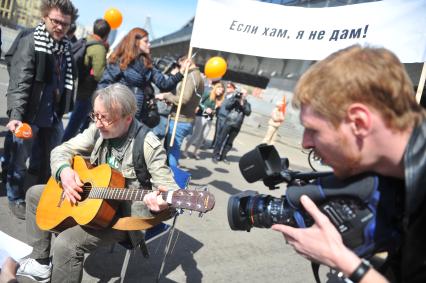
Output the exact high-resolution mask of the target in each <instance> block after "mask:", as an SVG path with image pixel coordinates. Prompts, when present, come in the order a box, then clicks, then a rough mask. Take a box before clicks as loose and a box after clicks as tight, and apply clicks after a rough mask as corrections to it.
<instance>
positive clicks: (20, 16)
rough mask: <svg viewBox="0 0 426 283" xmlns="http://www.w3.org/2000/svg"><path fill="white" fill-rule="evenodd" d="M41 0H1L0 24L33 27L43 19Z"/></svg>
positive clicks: (12, 26)
mask: <svg viewBox="0 0 426 283" xmlns="http://www.w3.org/2000/svg"><path fill="white" fill-rule="evenodd" d="M41 2H42V1H41V0H0V24H2V25H5V26H9V27H11V28H22V27H33V26H36V25H37V24H38V23H39V22H40V20H41V13H40V6H41Z"/></svg>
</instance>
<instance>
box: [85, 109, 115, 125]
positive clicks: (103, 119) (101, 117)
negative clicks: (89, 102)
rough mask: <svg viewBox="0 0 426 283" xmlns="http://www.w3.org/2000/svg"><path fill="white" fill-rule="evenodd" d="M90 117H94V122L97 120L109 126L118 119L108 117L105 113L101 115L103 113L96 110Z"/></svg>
mask: <svg viewBox="0 0 426 283" xmlns="http://www.w3.org/2000/svg"><path fill="white" fill-rule="evenodd" d="M89 117H90V119H92V121H93V122H95V123H96V122H97V121H99V122H101V123H102V125H104V126H109V125H111V124H112V123H114V122H115V121H116V120H111V119H108V118H106V117H105V116H104V115H101V114H99V113H95V112H92V113H90V114H89Z"/></svg>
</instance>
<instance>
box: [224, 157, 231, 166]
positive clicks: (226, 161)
mask: <svg viewBox="0 0 426 283" xmlns="http://www.w3.org/2000/svg"><path fill="white" fill-rule="evenodd" d="M222 161H223V163H225V164H228V165H229V164H231V162H230V161H229V160H228V159H226V158H224V159H222Z"/></svg>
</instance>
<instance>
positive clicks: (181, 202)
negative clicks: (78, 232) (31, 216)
mask: <svg viewBox="0 0 426 283" xmlns="http://www.w3.org/2000/svg"><path fill="white" fill-rule="evenodd" d="M73 169H74V170H75V171H76V172H77V173H78V175H79V177H80V179H81V180H82V182H83V183H84V186H83V192H82V193H81V194H80V195H81V200H80V201H78V202H77V203H75V204H72V203H71V202H70V201H68V200H67V199H66V198H65V195H64V194H63V190H62V188H61V185H60V183H58V182H56V180H55V178H53V177H51V178H50V179H49V181H48V182H47V184H46V187H45V189H44V191H43V193H42V195H41V198H40V201H39V203H38V206H37V211H36V223H37V225H38V226H39V228H40V229H42V230H49V231H54V232H60V231H63V230H65V229H66V228H69V227H72V226H75V225H84V226H88V227H91V228H94V229H101V228H105V227H109V226H112V227H113V228H115V229H119V230H141V229H147V228H150V227H152V226H153V225H155V224H157V223H159V222H161V221H163V220H164V219H167V218H168V217H171V214H170V211H169V210H166V212H162V213H160V214H159V215H158V216H157V217H155V218H148V219H146V218H139V217H124V218H118V220H117V217H116V210H117V208H118V205H119V202H118V201H119V200H127V201H130V200H139V201H141V200H143V198H144V196H145V195H146V194H148V193H150V192H151V190H142V189H127V188H124V184H125V179H124V177H123V176H122V175H121V173H120V172H118V171H116V170H114V169H111V167H109V166H108V165H107V164H102V165H99V166H97V167H93V168H88V166H87V164H86V161H85V160H84V159H83V158H82V157H81V156H75V157H74V160H73ZM161 196H162V197H163V199H164V200H165V201H167V203H168V204H169V205H170V206H171V207H172V208H178V209H180V208H183V209H190V210H193V211H198V212H200V213H204V212H207V211H210V210H212V209H213V207H214V204H215V199H214V196H213V195H212V194H211V193H209V192H207V191H196V190H189V189H185V190H177V191H169V192H162V193H161ZM113 220H114V221H115V220H116V222H114V223H112V221H113Z"/></svg>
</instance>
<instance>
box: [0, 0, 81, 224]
mask: <svg viewBox="0 0 426 283" xmlns="http://www.w3.org/2000/svg"><path fill="white" fill-rule="evenodd" d="M41 13H42V16H43V18H42V22H41V23H40V24H38V25H37V27H36V28H35V30H34V32H31V33H29V34H27V35H25V36H24V37H22V38H21V39H20V41H19V45H18V47H17V49H16V51H15V53H14V55H13V57H12V59H11V67H10V73H9V87H8V90H7V94H6V95H7V114H8V116H9V122H8V124H7V125H6V127H7V128H8V129H9V130H10V131H11V132H15V130H16V129H17V127H19V126H20V125H21V124H22V123H23V122H26V123H29V124H30V126H31V128H32V130H33V137H32V138H31V139H26V140H22V139H18V138H16V137H13V139H14V140H13V149H12V152H11V159H10V163H9V169H8V176H7V183H6V189H7V196H8V199H9V207H10V209H11V211H12V213H13V214H15V216H16V217H18V218H21V219H23V218H24V217H25V201H24V200H25V192H24V188H23V183H24V177H25V173H26V169H27V168H26V160H27V158H28V157H29V156H30V154H31V147H32V145H33V144H34V146H35V147H37V149H38V151H37V153H38V154H37V158H33V159H34V160H33V162H34V163H36V164H37V168H36V169H37V171H38V172H36V173H37V175H38V177H39V180H38V183H45V182H46V181H47V179H48V177H49V175H50V170H49V159H50V151H51V150H52V149H53V148H54V147H55V146H56V145H58V144H59V143H60V141H61V138H62V134H63V125H62V121H61V119H62V115H63V114H64V113H66V112H68V111H69V109H70V105H71V103H72V94H73V88H74V79H75V72H74V70H73V63H72V55H71V53H70V48H69V47H70V44H69V41H68V39H66V37H65V35H66V32H67V30H68V29H69V27H70V25H71V23H73V22H74V21H75V20H76V18H77V17H78V15H77V9H76V8H75V7H74V6H73V4H72V3H71V1H70V0H44V1H43V2H42V6H41Z"/></svg>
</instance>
